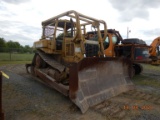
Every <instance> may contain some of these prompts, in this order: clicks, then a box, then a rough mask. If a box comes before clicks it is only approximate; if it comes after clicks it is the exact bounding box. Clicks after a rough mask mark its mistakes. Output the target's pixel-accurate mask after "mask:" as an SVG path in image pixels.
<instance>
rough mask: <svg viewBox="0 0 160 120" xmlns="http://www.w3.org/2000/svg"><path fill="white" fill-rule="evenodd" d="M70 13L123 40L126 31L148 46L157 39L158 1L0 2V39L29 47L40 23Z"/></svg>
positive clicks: (158, 33)
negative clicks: (114, 32)
mask: <svg viewBox="0 0 160 120" xmlns="http://www.w3.org/2000/svg"><path fill="white" fill-rule="evenodd" d="M69 10H75V11H77V12H80V13H82V14H84V15H87V16H90V17H94V18H97V19H101V20H104V21H105V22H106V23H107V27H108V29H116V30H118V31H119V32H120V34H121V35H122V37H123V38H124V39H125V38H126V37H127V28H128V29H129V30H130V31H131V32H129V38H139V39H142V40H144V41H146V43H147V44H148V45H150V44H151V42H152V41H153V40H154V39H155V38H156V37H158V36H160V23H159V21H160V17H159V16H160V0H132V1H131V0H98V1H97V0H0V37H3V38H4V39H5V40H7V41H8V40H13V41H18V42H19V43H20V44H21V45H30V46H32V45H33V42H34V41H37V40H39V39H40V38H41V34H42V30H41V28H42V27H41V22H42V21H44V20H46V19H48V18H51V17H54V16H56V15H58V14H61V13H63V12H66V11H69Z"/></svg>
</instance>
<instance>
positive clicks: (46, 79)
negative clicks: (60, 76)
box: [35, 68, 69, 96]
mask: <svg viewBox="0 0 160 120" xmlns="http://www.w3.org/2000/svg"><path fill="white" fill-rule="evenodd" d="M35 75H36V76H38V77H40V78H41V79H40V80H41V81H42V82H43V83H44V84H46V85H48V86H49V87H51V88H54V89H55V90H57V91H59V92H60V93H62V94H63V95H65V96H68V94H69V88H68V86H65V85H62V84H61V83H57V82H56V81H55V80H54V79H53V78H52V77H50V76H49V75H47V74H45V73H44V72H43V71H41V70H40V69H36V68H35Z"/></svg>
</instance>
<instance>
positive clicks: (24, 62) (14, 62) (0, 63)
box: [0, 61, 31, 66]
mask: <svg viewBox="0 0 160 120" xmlns="http://www.w3.org/2000/svg"><path fill="white" fill-rule="evenodd" d="M26 63H31V61H0V66H3V65H12V64H26Z"/></svg>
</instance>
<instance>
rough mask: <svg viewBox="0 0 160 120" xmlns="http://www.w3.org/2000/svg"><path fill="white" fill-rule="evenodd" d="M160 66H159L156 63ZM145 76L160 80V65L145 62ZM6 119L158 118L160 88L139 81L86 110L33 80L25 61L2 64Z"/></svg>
mask: <svg viewBox="0 0 160 120" xmlns="http://www.w3.org/2000/svg"><path fill="white" fill-rule="evenodd" d="M157 67H160V66H157ZM144 68H145V69H144V71H143V73H142V75H143V76H145V78H147V79H148V78H149V79H150V78H151V79H154V80H155V81H156V82H157V84H159V83H160V77H159V76H160V69H159V68H158V69H157V68H156V69H150V67H146V66H145V65H144ZM0 70H2V71H4V72H5V73H7V74H8V75H9V76H10V79H6V78H3V88H2V89H3V96H2V102H3V109H4V113H5V120H160V88H159V87H153V86H152V85H139V84H137V83H136V89H135V90H131V91H128V92H125V93H122V94H120V95H118V96H116V97H113V98H111V99H109V100H106V101H104V102H103V103H101V104H99V105H97V106H94V107H92V108H90V109H89V110H88V111H87V112H86V113H85V114H82V113H81V112H80V110H79V109H78V108H77V107H76V106H75V105H74V104H73V103H72V102H71V101H70V100H69V98H68V97H65V96H63V95H62V94H60V93H59V92H57V91H56V90H54V89H51V88H48V87H47V86H45V85H43V84H42V83H40V82H38V81H36V78H34V77H32V76H30V75H29V74H27V73H26V71H25V66H24V65H6V66H1V67H0ZM133 82H134V81H133Z"/></svg>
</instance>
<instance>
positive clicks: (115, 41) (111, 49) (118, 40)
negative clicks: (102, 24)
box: [87, 29, 151, 76]
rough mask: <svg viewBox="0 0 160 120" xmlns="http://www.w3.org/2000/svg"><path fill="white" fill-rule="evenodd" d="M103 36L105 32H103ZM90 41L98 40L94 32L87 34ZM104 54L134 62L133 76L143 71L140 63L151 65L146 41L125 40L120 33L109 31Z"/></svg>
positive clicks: (136, 39) (113, 30)
mask: <svg viewBox="0 0 160 120" xmlns="http://www.w3.org/2000/svg"><path fill="white" fill-rule="evenodd" d="M101 33H102V36H103V34H104V31H101ZM87 34H88V36H89V39H90V40H95V39H97V38H98V37H97V34H96V33H95V32H94V31H90V32H88V33H87ZM103 45H104V52H105V55H106V56H107V57H113V58H114V57H118V58H120V57H122V56H123V57H126V58H128V59H130V60H131V61H132V68H133V70H132V72H133V73H132V76H134V75H138V74H140V73H141V72H142V71H143V67H142V65H141V64H140V63H151V59H150V58H149V49H150V46H148V45H147V44H146V43H145V41H143V40H140V39H138V38H129V39H123V38H122V36H121V34H120V33H119V31H117V30H115V29H107V36H106V38H105V41H104V43H103Z"/></svg>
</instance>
